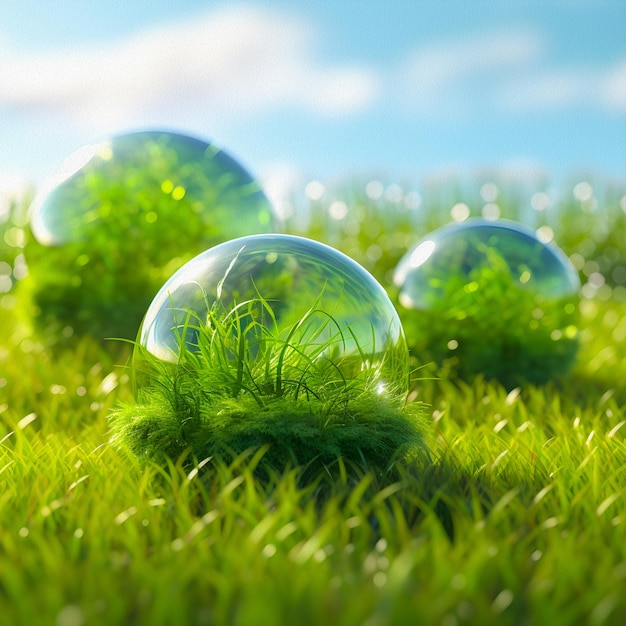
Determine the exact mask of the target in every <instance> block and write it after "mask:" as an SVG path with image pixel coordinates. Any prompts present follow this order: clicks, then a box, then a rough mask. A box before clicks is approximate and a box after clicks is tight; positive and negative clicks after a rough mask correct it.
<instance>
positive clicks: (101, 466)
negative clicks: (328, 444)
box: [0, 184, 626, 626]
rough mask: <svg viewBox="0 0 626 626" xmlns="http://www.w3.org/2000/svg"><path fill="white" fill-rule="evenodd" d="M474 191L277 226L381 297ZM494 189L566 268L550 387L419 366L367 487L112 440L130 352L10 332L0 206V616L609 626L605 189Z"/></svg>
mask: <svg viewBox="0 0 626 626" xmlns="http://www.w3.org/2000/svg"><path fill="white" fill-rule="evenodd" d="M478 188H480V186H478V187H477V188H476V190H475V191H474V192H472V191H471V190H469V191H468V190H467V189H464V188H461V187H460V186H451V185H448V184H446V185H443V186H441V187H438V188H437V189H434V190H430V192H428V193H426V192H425V193H423V194H422V198H421V205H420V207H419V210H415V209H414V208H413V209H411V208H410V207H409V208H408V209H407V208H406V206H400V204H399V201H398V200H397V198H396V196H397V194H395V195H394V194H392V193H388V194H387V195H385V194H384V193H381V194H380V195H377V193H375V192H376V190H375V189H374V190H372V189H373V188H372V187H371V186H368V188H367V189H368V191H367V193H366V192H364V191H362V190H360V189H359V188H357V187H356V185H355V189H352V188H351V187H347V186H344V187H343V188H342V190H340V192H341V193H342V194H343V195H342V196H341V197H340V199H336V198H334V197H332V194H331V192H330V190H327V193H326V196H324V198H322V199H315V200H312V201H311V210H312V214H311V215H312V216H313V217H312V219H311V220H310V221H308V222H307V223H306V224H303V223H296V220H295V218H293V219H292V220H291V221H290V220H287V223H286V225H285V228H286V229H287V230H290V231H291V232H298V233H300V234H310V235H311V236H313V237H315V238H319V239H322V240H326V241H328V243H330V244H331V245H337V246H338V247H339V243H342V247H343V248H344V251H345V252H347V253H348V254H350V255H351V256H353V257H354V258H355V259H356V260H358V261H359V262H361V263H362V264H363V265H365V266H366V267H367V268H368V269H369V270H370V271H372V272H374V274H375V275H376V276H377V278H378V279H379V280H380V281H381V282H382V283H383V284H385V281H387V279H388V275H389V272H390V271H391V270H392V269H393V266H394V263H395V262H396V261H397V259H398V258H399V256H401V254H402V252H403V247H404V249H406V246H407V245H408V244H409V243H411V241H413V240H416V239H417V238H419V236H421V235H422V234H423V233H424V232H427V231H428V230H429V229H431V228H433V227H435V226H437V225H439V224H441V223H444V222H446V221H448V220H449V219H450V215H452V216H453V217H454V215H455V213H454V211H456V215H457V216H458V215H459V214H460V213H462V212H463V211H465V209H464V208H463V207H466V208H467V210H468V211H469V212H471V213H476V212H478V213H480V211H481V208H480V205H482V204H484V202H483V201H482V200H481V199H480V198H479V197H478V193H477V190H478ZM483 188H484V186H483ZM387 189H389V187H388V188H387ZM502 190H503V191H500V195H499V197H498V201H497V203H496V202H493V201H492V202H490V203H487V204H491V205H495V206H498V207H499V211H500V213H501V214H502V215H503V216H504V217H511V218H514V219H519V220H520V221H524V222H526V223H528V224H529V225H530V226H532V227H534V228H540V227H547V228H550V229H551V231H552V232H553V233H554V239H555V241H556V242H558V243H559V245H561V247H562V248H563V249H564V251H565V252H566V253H567V254H568V255H569V256H570V258H572V261H573V262H574V265H575V266H576V268H577V269H578V270H579V271H580V274H581V278H582V282H583V288H582V299H581V302H580V328H581V347H580V351H579V355H578V359H577V363H576V365H575V367H574V368H573V370H572V371H571V372H570V373H569V374H567V375H566V376H563V377H561V378H560V379H558V380H554V381H551V382H549V383H547V384H546V385H544V386H534V385H530V384H527V385H522V386H520V387H515V388H513V389H512V390H508V389H505V388H503V387H502V386H500V385H499V384H498V383H496V382H489V381H486V380H483V379H482V378H480V377H478V378H476V379H472V380H460V379H448V378H447V377H446V376H445V372H436V371H434V370H433V368H432V367H431V368H424V369H423V370H420V371H418V372H417V373H416V379H414V381H413V383H412V393H411V395H410V400H411V401H421V402H424V403H426V408H425V411H426V416H427V418H428V419H427V433H426V437H427V441H428V446H429V450H430V455H429V457H424V458H420V459H417V460H415V462H414V463H412V464H409V465H404V466H401V467H399V468H397V471H398V473H397V474H396V475H394V476H393V478H389V479H386V478H385V477H380V476H375V475H374V474H373V473H371V472H368V471H367V470H363V469H359V468H355V467H351V466H347V465H346V464H343V463H341V462H338V463H337V465H336V466H335V467H333V468H332V479H331V478H330V477H329V475H328V474H322V475H320V476H319V477H317V478H315V479H314V480H312V481H310V482H308V483H306V484H304V485H303V484H302V483H301V481H300V480H299V477H300V470H299V469H298V468H286V469H285V471H284V472H282V473H277V474H275V475H273V476H272V477H271V478H270V479H269V480H266V481H261V480H259V479H258V478H257V477H256V475H255V473H254V469H255V467H256V465H257V464H258V463H259V461H260V459H261V458H262V455H263V454H264V453H265V452H266V451H265V450H263V449H261V450H251V451H250V452H249V453H246V454H244V455H241V456H239V457H237V458H234V459H233V458H229V459H227V458H224V459H217V458H209V459H195V460H191V462H192V468H193V469H190V465H189V463H190V459H189V458H185V457H183V458H181V459H172V460H171V462H170V463H169V464H168V465H167V466H166V467H161V466H158V465H153V464H148V465H147V466H144V465H142V464H141V463H140V462H139V461H138V460H137V459H135V458H134V457H132V456H130V455H129V454H127V453H125V452H124V451H123V450H120V449H118V448H116V447H114V446H112V445H111V443H110V430H109V421H108V418H109V415H110V412H111V410H112V409H113V408H114V407H116V406H117V404H118V403H119V402H120V401H124V402H131V401H132V399H133V398H132V390H131V385H130V380H129V370H128V369H127V367H126V363H127V360H128V357H129V354H130V348H129V346H128V344H125V343H119V342H105V343H104V344H103V343H101V342H99V341H97V340H95V339H94V338H90V337H82V338H74V341H73V343H71V344H70V345H65V344H64V343H63V342H60V343H58V344H56V345H55V344H54V341H51V338H50V337H41V336H39V335H36V334H35V335H32V334H31V333H30V332H29V331H27V330H25V327H24V326H23V320H21V319H20V314H19V312H20V310H21V303H20V301H19V295H16V292H15V286H16V285H18V284H19V279H20V277H21V275H22V274H23V269H22V265H23V258H22V257H21V255H22V253H23V252H25V251H24V250H23V245H25V244H24V238H23V237H22V236H20V235H19V232H18V231H20V230H22V229H23V226H24V225H23V223H22V222H20V221H19V218H18V217H15V216H16V215H18V214H19V213H20V211H19V207H12V208H11V210H10V211H7V212H5V215H4V217H3V219H4V221H3V222H2V224H0V235H1V236H2V237H3V242H4V243H3V246H4V247H3V248H1V249H0V251H1V253H2V257H1V258H0V267H1V268H3V271H2V275H1V276H0V279H2V280H3V281H4V282H1V281H0V286H3V294H1V293H0V306H1V308H0V312H1V315H2V323H1V328H0V485H1V486H2V489H1V490H0V528H1V532H0V623H2V624H7V625H8V624H15V625H27V624H46V625H47V624H50V625H55V626H81V625H83V624H84V625H91V624H97V625H100V624H101V625H112V624H146V625H148V624H149V625H151V626H154V625H159V624H198V625H203V624H206V625H211V624H238V625H239V624H240V625H249V624H301V625H306V624H312V625H313V624H315V625H317V624H341V625H346V626H351V625H354V626H383V625H387V624H394V625H395V624H398V625H403V624H407V626H408V625H413V624H419V623H424V624H441V625H442V626H455V625H457V624H486V623H497V624H550V625H554V624H592V625H600V624H620V623H624V621H626V443H625V435H626V410H625V408H624V407H625V406H626V287H625V286H624V283H625V282H626V277H625V276H624V274H625V273H626V270H625V269H624V267H625V266H626V261H625V259H626V250H625V248H626V243H625V241H626V223H625V217H626V210H625V206H624V204H625V201H624V191H625V190H623V189H621V190H611V189H601V188H597V189H594V190H593V193H592V194H590V193H587V192H588V190H587V188H581V187H580V185H579V186H578V187H575V188H574V190H575V192H574V194H572V192H571V189H568V190H565V191H564V192H563V194H562V195H561V197H560V198H561V199H560V200H557V199H554V198H553V199H552V203H553V205H552V206H551V207H550V206H549V204H546V203H547V200H546V198H547V197H548V194H547V193H545V194H544V196H545V197H544V196H541V195H537V194H538V193H539V192H535V193H534V195H532V198H531V199H530V200H529V198H530V196H529V198H526V197H525V196H523V193H522V192H521V191H519V190H516V189H514V188H513V187H511V188H510V189H509V188H507V187H506V186H503V187H502ZM576 190H577V191H576ZM601 192H602V193H601ZM338 193H339V192H338ZM394 193H395V192H394ZM472 193H473V195H472ZM541 193H543V192H541ZM483 195H488V194H483ZM405 197H406V196H405ZM412 199H413V201H414V200H415V197H414V196H412ZM620 199H621V204H620ZM592 201H593V202H592ZM338 202H344V203H345V206H346V207H347V208H348V214H347V217H346V216H345V215H344V211H343V207H342V206H340V205H338V204H337V203H338ZM462 202H464V203H466V204H463V205H462V206H461V204H460V203H462ZM542 202H543V204H541V203H542ZM594 202H595V204H594ZM544 205H545V206H544ZM333 207H334V209H333ZM537 207H539V208H537ZM541 207H543V208H541ZM451 209H452V214H451V213H450V211H451ZM484 210H485V209H483V211H484ZM486 210H487V211H493V210H494V209H493V206H491V208H490V209H486ZM294 215H295V214H294ZM341 215H344V217H341ZM352 216H354V217H352ZM381 216H382V217H381ZM337 217H339V218H340V219H337ZM15 220H17V221H15ZM355 222H360V223H362V224H363V225H364V226H363V230H362V231H361V230H358V229H356V228H355V226H354V223H355ZM412 229H413V231H415V234H414V235H412ZM357 231H358V232H357ZM346 232H347V233H348V235H346ZM350 233H352V235H350ZM619 268H622V269H619ZM13 283H15V285H13ZM52 339H54V338H52ZM437 374H439V375H440V376H439V377H437ZM420 376H421V378H420Z"/></svg>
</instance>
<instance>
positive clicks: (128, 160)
mask: <svg viewBox="0 0 626 626" xmlns="http://www.w3.org/2000/svg"><path fill="white" fill-rule="evenodd" d="M30 215H31V230H32V232H33V235H34V237H35V239H36V240H37V241H38V242H39V244H41V245H40V246H32V247H30V249H29V253H30V255H31V257H30V258H29V259H28V263H29V267H30V268H31V270H32V271H33V273H34V275H35V276H34V279H33V281H32V282H33V289H34V291H35V293H34V299H35V304H36V306H37V307H38V309H39V310H40V311H41V313H42V315H41V320H42V321H43V322H44V323H45V324H51V323H54V322H61V323H63V324H69V325H71V326H76V327H77V329H79V330H80V331H81V334H82V333H85V332H89V333H91V334H94V335H96V336H99V338H103V337H120V336H121V337H125V338H132V337H134V336H135V334H136V332H137V327H138V326H139V322H140V321H141V315H142V314H143V312H144V311H145V309H146V307H147V306H148V304H149V303H150V300H151V298H152V297H153V296H154V294H155V293H156V291H157V290H158V289H159V287H160V286H161V285H162V284H163V282H164V281H165V280H166V279H167V278H168V277H169V276H170V275H171V274H172V272H173V271H175V270H176V269H178V268H179V267H181V266H182V265H183V264H184V263H185V262H186V261H188V260H189V259H191V258H192V257H193V256H194V255H196V254H198V253H200V252H201V251H203V250H205V249H206V248H207V247H209V246H212V245H215V244H217V243H221V242H223V241H227V240H229V239H232V238H235V237H240V236H244V235H250V234H255V233H267V232H272V231H273V229H274V215H273V211H272V207H271V205H270V203H269V201H268V199H267V198H266V196H265V194H264V193H263V191H262V190H261V187H260V185H259V183H258V182H257V181H256V180H255V179H254V178H253V177H252V176H251V175H250V174H249V173H248V172H247V171H246V170H245V169H244V168H243V167H242V166H241V165H240V164H239V163H238V162H237V161H236V160H235V159H233V158H232V157H231V156H230V155H229V154H227V153H226V152H224V151H222V150H221V149H220V148H218V147H217V146H215V145H214V144H211V143H208V142H206V141H203V140H200V139H197V138H195V137H191V136H187V135H181V134H176V133H170V132H163V131H145V132H134V133H128V134H122V135H116V136H113V137H111V138H109V139H106V140H105V141H102V142H100V143H97V144H94V145H90V146H85V147H83V148H81V149H79V150H77V151H76V152H75V153H74V154H73V155H71V156H70V157H69V159H68V160H67V161H66V162H65V163H64V164H63V166H62V167H61V168H60V170H59V172H58V173H57V174H56V176H54V177H53V179H52V180H51V181H50V182H49V183H48V184H47V185H46V186H45V187H44V188H43V189H42V190H41V192H40V193H38V194H37V196H36V198H35V200H34V201H33V204H32V206H31V208H30ZM13 239H15V240H16V241H18V238H17V237H13ZM18 243H19V242H18ZM129 259H130V261H129Z"/></svg>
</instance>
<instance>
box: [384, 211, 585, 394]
mask: <svg viewBox="0 0 626 626" xmlns="http://www.w3.org/2000/svg"><path fill="white" fill-rule="evenodd" d="M394 284H395V286H396V287H397V288H398V289H399V295H398V299H399V303H400V315H401V317H402V319H403V322H404V325H405V329H406V331H407V336H408V340H409V346H410V347H411V348H412V350H413V354H414V356H415V358H416V359H417V360H418V361H419V362H420V363H422V364H423V363H426V362H428V361H435V362H436V363H438V364H439V365H442V366H446V367H448V368H449V369H450V370H451V371H452V372H456V373H458V374H460V375H464V376H473V375H476V374H483V375H485V376H486V377H488V378H496V379H499V380H501V381H502V382H503V383H504V384H506V385H507V386H512V385H515V384H517V383H519V382H522V381H524V380H529V381H532V382H536V383H542V382H545V381H546V380H548V379H549V378H551V377H553V376H555V375H558V374H561V373H563V372H565V371H566V370H567V369H568V368H569V367H570V366H571V364H572V363H573V361H574V358H575V355H576V351H577V346H578V329H577V310H578V306H577V304H578V291H579V288H580V281H579V278H578V274H577V273H576V271H575V269H574V267H573V266H572V264H571V263H570V261H569V259H568V258H567V256H566V255H565V254H564V253H563V252H562V251H561V250H560V249H559V248H558V247H557V246H555V245H549V244H545V243H543V242H541V241H540V240H539V239H538V238H537V236H536V234H535V233H534V232H533V231H532V230H530V229H528V228H526V227H524V226H522V225H521V224H517V223H515V222H510V221H507V220H498V221H487V220H482V219H472V220H468V221H466V222H463V223H459V224H453V225H448V226H444V227H443V228H440V229H438V230H436V231H434V232H433V233H431V234H429V235H427V236H426V237H424V238H423V239H421V240H420V241H419V242H417V244H416V245H415V246H414V247H413V248H412V249H411V250H409V251H408V252H407V253H406V254H405V256H404V257H403V258H402V259H401V260H400V262H399V264H398V266H397V268H396V270H395V273H394Z"/></svg>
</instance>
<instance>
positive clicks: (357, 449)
mask: <svg viewBox="0 0 626 626" xmlns="http://www.w3.org/2000/svg"><path fill="white" fill-rule="evenodd" d="M133 371H134V377H135V393H136V399H137V402H138V403H139V405H140V407H141V408H139V409H137V411H136V414H135V416H134V417H132V416H129V415H128V412H126V413H125V412H122V413H121V414H120V415H121V417H120V415H118V417H117V418H116V420H114V421H115V422H116V423H117V424H118V430H120V428H121V431H123V432H124V433H125V434H123V435H122V438H125V439H126V442H127V443H130V446H131V448H133V449H134V450H135V451H136V452H138V453H139V454H140V455H148V456H149V457H155V456H157V457H158V456H159V455H162V454H165V455H167V456H169V457H172V456H176V454H178V453H181V452H182V450H183V449H184V448H185V447H190V448H191V449H192V450H193V452H194V453H195V454H196V456H197V457H198V458H204V456H209V455H211V454H216V453H218V452H220V451H221V452H223V451H224V450H230V451H234V452H243V451H244V450H246V449H248V448H254V447H255V446H261V445H265V444H270V450H269V451H268V454H267V460H269V462H270V464H271V465H273V466H274V467H276V468H277V469H280V468H281V467H284V466H285V464H286V463H289V462H291V463H294V464H298V465H300V464H304V463H307V462H310V461H313V460H315V461H316V462H319V463H332V461H333V460H336V458H337V457H338V456H345V457H347V458H348V459H352V460H354V461H355V462H357V463H360V462H361V461H362V460H363V459H367V462H368V463H371V464H373V465H374V466H377V467H380V466H381V465H385V464H387V463H389V462H390V461H391V460H392V456H393V453H394V452H396V451H397V450H398V449H400V448H401V447H402V446H404V445H405V444H406V445H408V444H409V443H411V442H414V441H415V440H416V439H417V438H418V431H417V430H416V426H415V423H414V422H413V421H411V420H410V419H408V418H407V417H406V415H405V414H404V413H403V411H402V405H403V403H404V400H405V397H406V393H407V390H408V350H407V346H406V342H405V338H404V332H403V329H402V326H401V323H400V319H399V317H398V315H397V313H396V311H395V309H394V306H393V304H392V303H391V301H390V299H389V297H388V296H387V294H386V292H385V291H384V289H383V288H382V287H381V286H380V284H378V283H377V282H376V280H375V279H374V278H373V277H372V276H371V275H370V274H369V273H368V272H367V271H366V270H365V269H363V268H362V267H361V266H360V265H358V264H357V263H356V262H355V261H353V260H352V259H350V258H348V257H347V256H345V255H344V254H342V253H340V252H338V251H337V250H334V249H333V248H330V247H329V246H326V245H324V244H321V243H318V242H315V241H312V240H310V239H306V238H302V237H296V236H291V235H254V236H250V237H243V238H239V239H236V240H233V241H229V242H226V243H223V244H221V245H218V246H215V247H214V248H211V249H210V250H207V251H205V252H203V253H202V254H200V255H198V256H197V257H195V258H194V259H192V260H191V261H189V262H188V263H187V264H186V265H185V266H183V267H182V268H181V269H180V270H179V271H178V272H176V273H175V274H174V275H173V276H172V277H171V278H170V280H168V281H167V283H166V284H165V285H164V286H163V288H162V289H161V290H160V291H159V293H158V294H157V296H156V297H155V298H154V300H153V302H152V304H151V305H150V307H149V309H148V311H147V313H146V315H145V318H144V320H143V322H142V325H141V329H140V331H139V336H138V341H137V344H136V347H135V353H134V356H133ZM120 425H121V426H120ZM170 431H175V432H176V433H177V434H176V435H175V436H172V433H171V432H170ZM164 447H165V448H166V449H164Z"/></svg>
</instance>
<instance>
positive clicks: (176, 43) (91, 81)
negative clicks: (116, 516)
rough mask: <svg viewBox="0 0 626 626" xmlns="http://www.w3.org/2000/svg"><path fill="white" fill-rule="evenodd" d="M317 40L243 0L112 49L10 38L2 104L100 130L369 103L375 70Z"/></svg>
mask: <svg viewBox="0 0 626 626" xmlns="http://www.w3.org/2000/svg"><path fill="white" fill-rule="evenodd" d="M316 43H317V42H316V33H315V32H314V30H313V28H312V27H311V26H310V25H309V24H308V23H306V22H305V21H303V20H302V19H299V18H296V17H294V16H292V15H291V14H286V13H280V12H277V11H269V10H267V9H260V8H254V7H246V6H240V7H229V8H223V9H220V10H215V11H212V12H209V13H206V14H203V15H201V16H200V17H196V18H195V19H188V20H187V21H181V22H177V23H175V24H168V25H165V26H161V27H156V28H151V29H149V30H145V31H143V32H141V33H138V34H136V35H134V36H131V37H128V38H127V39H124V40H121V41H118V42H116V43H115V44H110V45H109V46H107V47H104V46H103V47H93V46H92V47H83V48H81V47H76V48H74V49H67V50H64V51H52V52H47V53H37V54H32V53H31V54H28V55H20V54H19V53H18V51H15V50H10V49H8V48H7V46H6V45H4V46H3V47H4V51H3V56H4V62H3V63H2V65H0V105H4V106H7V105H8V106H12V107H15V108H19V109H21V110H24V109H29V110H33V111H40V112H44V113H50V112H54V113H58V112H60V113H62V114H65V115H67V116H69V117H73V118H76V119H78V120H80V121H81V122H82V123H83V124H85V125H87V126H89V127H90V128H99V129H108V128H111V127H113V128H114V127H117V126H120V125H130V124H138V123H139V124H141V123H145V122H146V121H149V122H150V123H153V122H154V121H158V122H168V121H169V123H172V122H176V121H178V120H180V119H183V120H184V119H185V117H191V118H192V119H195V120H196V121H197V120H198V116H200V118H199V119H200V121H202V120H207V121H209V120H213V119H215V118H226V119H233V118H236V117H237V116H242V115H249V114H251V113H253V112H258V111H259V110H264V109H269V108H273V109H281V108H285V107H291V106H297V107H298V108H301V109H304V110H308V111H309V112H311V113H314V114H318V115H331V116H333V115H338V116H341V115H346V114H350V113H352V112H355V111H359V110H361V109H363V108H365V107H367V106H369V105H370V104H371V103H372V102H373V101H374V100H375V99H376V98H377V94H378V79H377V76H376V75H375V73H374V72H373V71H371V70H370V69H368V68H367V67H363V66H357V65H347V64H345V65H329V64H322V63H320V62H318V61H317V60H316V58H315V45H316Z"/></svg>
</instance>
